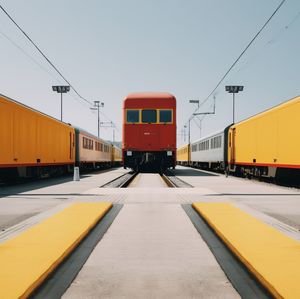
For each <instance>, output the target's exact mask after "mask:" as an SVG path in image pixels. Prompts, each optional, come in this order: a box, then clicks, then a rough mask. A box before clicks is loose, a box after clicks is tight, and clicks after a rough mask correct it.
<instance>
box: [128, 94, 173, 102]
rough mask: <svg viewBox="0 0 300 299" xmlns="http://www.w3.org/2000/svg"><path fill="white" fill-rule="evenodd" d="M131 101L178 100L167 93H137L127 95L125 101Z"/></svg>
mask: <svg viewBox="0 0 300 299" xmlns="http://www.w3.org/2000/svg"><path fill="white" fill-rule="evenodd" d="M129 99H159V100H161V99H171V100H176V99H175V97H174V96H173V95H172V94H170V93H167V92H137V93H131V94H129V95H127V97H126V98H125V99H124V101H126V100H129Z"/></svg>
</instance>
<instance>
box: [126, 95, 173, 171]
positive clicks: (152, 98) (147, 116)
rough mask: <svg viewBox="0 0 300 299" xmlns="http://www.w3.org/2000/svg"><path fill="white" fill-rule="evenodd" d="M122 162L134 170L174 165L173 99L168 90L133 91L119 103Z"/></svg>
mask: <svg viewBox="0 0 300 299" xmlns="http://www.w3.org/2000/svg"><path fill="white" fill-rule="evenodd" d="M122 154H123V163H124V168H126V167H129V168H132V169H134V170H136V171H140V170H143V169H150V170H153V171H163V170H165V169H167V168H171V167H172V168H174V167H175V165H176V99H175V97H174V96H173V95H171V94H168V93H135V94H130V95H128V96H127V97H126V98H125V100H124V105H123V146H122Z"/></svg>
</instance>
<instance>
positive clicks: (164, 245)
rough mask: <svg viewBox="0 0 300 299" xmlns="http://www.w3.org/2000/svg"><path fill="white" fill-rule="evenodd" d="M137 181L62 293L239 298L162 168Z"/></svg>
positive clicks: (96, 296)
mask: <svg viewBox="0 0 300 299" xmlns="http://www.w3.org/2000/svg"><path fill="white" fill-rule="evenodd" d="M144 183H145V184H144ZM133 186H135V187H133V188H128V190H130V192H129V193H126V196H125V197H124V199H123V200H122V202H123V203H124V206H123V208H122V210H121V211H120V213H119V215H118V217H117V218H116V219H115V221H114V222H113V224H112V225H111V227H110V228H109V230H108V231H107V233H106V234H105V236H104V237H103V239H102V240H101V242H100V243H99V244H98V245H97V246H96V248H95V249H94V251H93V253H92V254H91V256H90V258H89V259H88V261H87V263H86V264H85V265H84V267H83V268H82V270H81V272H80V273H79V274H78V276H77V277H76V279H75V280H74V281H73V283H72V285H71V286H70V288H69V289H68V290H67V292H66V293H65V295H64V296H63V298H72V299H73V298H220V299H221V298H222V299H223V298H239V295H238V294H237V292H236V291H235V289H234V288H233V287H232V286H231V284H230V282H229V281H228V279H227V277H226V276H225V274H224V273H223V271H222V270H221V268H220V266H219V265H218V263H217V262H216V260H215V258H214V256H213V255H212V253H211V252H210V250H209V249H208V247H207V245H206V243H205V242H204V241H203V240H202V239H201V237H200V235H199V233H198V232H197V230H196V229H195V227H194V226H193V224H192V223H191V221H190V219H189V218H188V216H187V215H186V213H185V212H184V210H183V209H182V207H181V205H180V202H181V198H180V197H178V196H177V195H176V194H174V193H173V192H172V193H169V194H168V193H167V192H165V193H163V194H158V193H157V190H161V191H163V190H169V191H171V189H169V188H165V185H164V183H163V181H161V179H160V178H159V176H158V175H157V174H143V175H142V176H141V177H140V178H138V179H137V181H136V182H134V185H133ZM149 186H151V187H149ZM126 190H127V189H125V190H124V191H126ZM152 190H154V191H155V192H152ZM102 191H103V190H100V191H99V192H102ZM134 191H137V192H136V193H135V192H134ZM106 192H107V191H106Z"/></svg>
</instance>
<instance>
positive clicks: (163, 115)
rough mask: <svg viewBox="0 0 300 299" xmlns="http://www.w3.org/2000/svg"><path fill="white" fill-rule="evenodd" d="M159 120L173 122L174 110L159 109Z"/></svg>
mask: <svg viewBox="0 0 300 299" xmlns="http://www.w3.org/2000/svg"><path fill="white" fill-rule="evenodd" d="M159 122H161V123H171V122H172V110H159Z"/></svg>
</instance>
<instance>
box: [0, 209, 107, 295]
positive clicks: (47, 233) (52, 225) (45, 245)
mask: <svg viewBox="0 0 300 299" xmlns="http://www.w3.org/2000/svg"><path fill="white" fill-rule="evenodd" d="M111 206H112V205H111V203H77V204H73V205H71V206H70V207H68V208H66V209H65V210H63V211H61V212H59V213H57V214H56V215H54V216H52V217H50V218H49V219H47V220H45V221H43V222H42V223H40V224H38V225H36V226H34V227H32V228H30V229H28V230H27V231H25V232H24V233H22V234H20V235H19V236H17V237H15V238H13V239H10V240H8V241H6V242H4V243H2V244H0V265H1V267H0V297H1V298H3V299H5V298H27V297H28V296H29V295H30V294H31V293H32V292H33V291H34V290H35V289H36V288H37V287H38V286H39V285H40V284H41V283H42V282H43V281H44V279H45V278H46V277H47V276H48V275H49V274H50V273H51V272H52V271H53V270H54V269H55V268H56V267H57V266H58V265H59V264H60V263H61V262H62V261H63V260H64V258H65V257H66V256H67V255H68V254H69V253H70V252H71V251H72V250H73V249H74V248H75V247H76V246H77V245H78V244H79V242H80V241H81V240H82V239H83V238H84V237H85V236H86V235H87V233H88V232H89V231H90V230H91V229H92V228H93V227H94V226H95V225H96V223H97V222H98V221H99V220H100V219H101V218H102V217H103V216H104V215H105V213H106V212H107V211H108V210H109V209H110V208H111Z"/></svg>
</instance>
